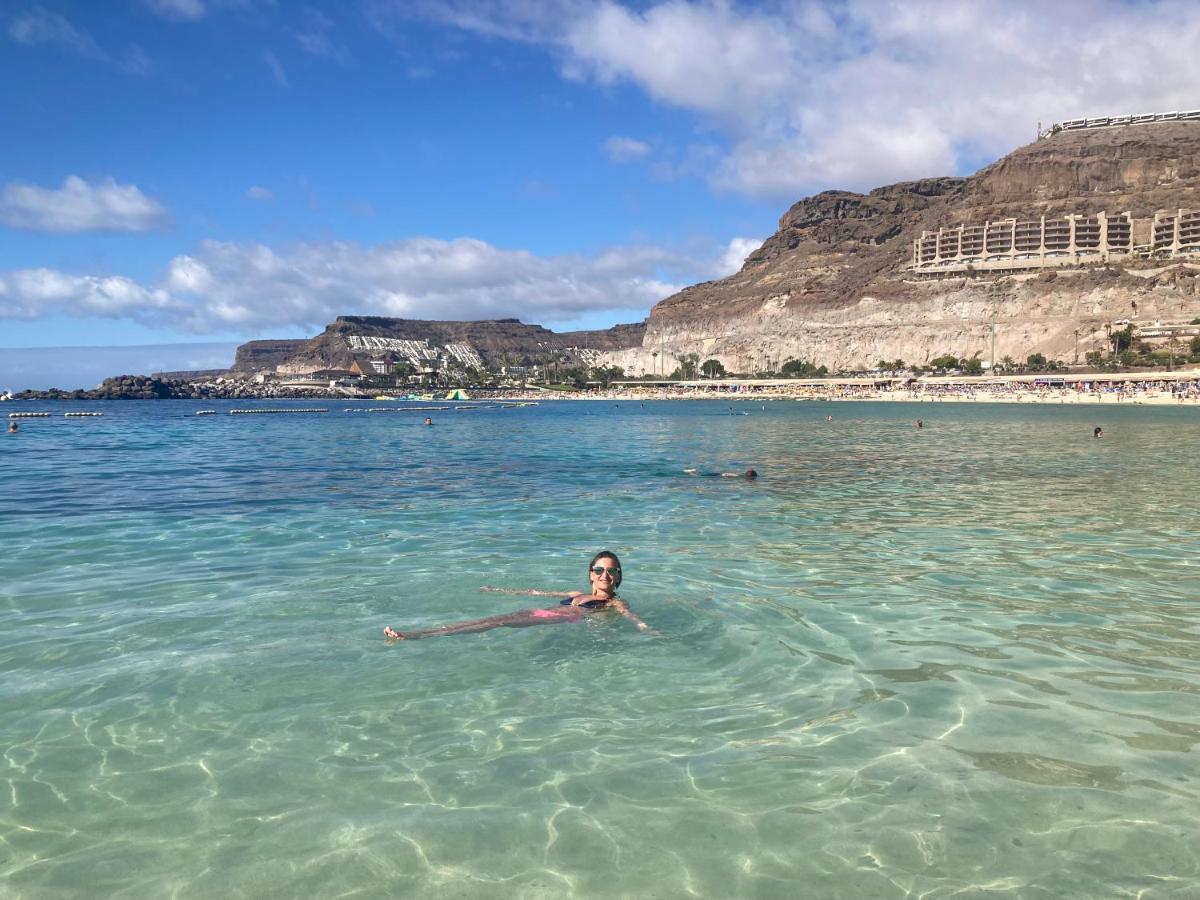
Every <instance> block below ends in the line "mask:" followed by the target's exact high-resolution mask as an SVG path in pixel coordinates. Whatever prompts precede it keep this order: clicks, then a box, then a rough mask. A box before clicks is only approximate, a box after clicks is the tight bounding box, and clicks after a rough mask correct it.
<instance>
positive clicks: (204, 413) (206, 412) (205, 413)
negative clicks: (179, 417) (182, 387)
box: [196, 409, 217, 416]
mask: <svg viewBox="0 0 1200 900" xmlns="http://www.w3.org/2000/svg"><path fill="white" fill-rule="evenodd" d="M216 414H217V411H216V410H215V409H198V410H196V415H198V416H215V415H216Z"/></svg>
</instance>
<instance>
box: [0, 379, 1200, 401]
mask: <svg viewBox="0 0 1200 900" xmlns="http://www.w3.org/2000/svg"><path fill="white" fill-rule="evenodd" d="M447 390H450V389H448V388H441V389H439V390H436V391H424V392H423V393H424V394H425V395H426V396H429V395H430V394H432V395H433V396H432V397H431V401H432V402H447V401H446V400H445V399H443V397H441V396H438V395H440V394H443V393H444V392H446V391H447ZM466 392H467V393H468V394H470V397H471V399H472V400H480V401H488V400H503V401H511V400H523V401H539V400H584V401H604V402H617V403H619V402H645V401H647V400H652V401H655V400H724V401H739V400H750V401H758V402H763V401H766V400H771V401H777V400H790V401H811V402H832V403H842V402H885V403H918V404H920V403H1026V404H1030V403H1034V404H1045V403H1056V404H1074V405H1079V404H1086V405H1094V406H1099V405H1104V404H1118V405H1119V404H1133V405H1139V404H1141V405H1155V406H1167V405H1174V406H1200V370H1186V371H1174V372H1164V373H1156V372H1135V373H1086V374H1079V373H1076V374H1069V375H1025V376H986V375H985V376H974V377H973V376H945V377H929V378H924V379H921V380H916V379H906V378H903V377H896V376H886V377H878V378H870V377H858V378H831V379H823V380H818V379H814V380H804V381H801V380H787V379H778V380H751V379H740V380H739V379H727V380H716V381H699V382H675V383H671V384H661V385H660V384H655V383H652V382H638V383H628V382H627V383H622V384H620V385H614V386H612V387H609V388H607V389H601V388H595V389H592V390H584V391H554V390H542V389H532V388H528V387H526V388H508V389H490V390H489V389H480V388H467V389H466ZM404 393H406V392H403V391H401V390H397V389H392V390H389V389H387V388H365V389H356V388H350V387H328V388H319V387H292V386H289V385H287V384H286V383H278V382H267V383H262V384H260V383H256V382H251V381H242V380H240V379H224V378H219V379H216V380H215V381H169V380H168V381H164V380H160V379H155V378H147V377H146V376H120V377H118V378H112V379H108V380H107V381H106V382H105V383H104V384H103V385H101V387H99V388H97V389H96V390H94V391H83V390H76V391H60V390H54V389H52V390H49V391H30V392H23V393H21V394H17V395H14V396H11V397H9V398H7V401H6V402H9V403H21V402H30V401H39V400H42V401H45V400H50V401H56V400H72V401H84V402H96V401H100V400H203V401H217V400H314V401H327V400H353V401H376V402H395V401H398V400H403V399H405V398H404V396H403V394H404ZM380 395H387V396H390V397H391V399H390V400H389V399H378V398H379V397H380ZM393 395H394V396H393ZM449 402H454V401H449Z"/></svg>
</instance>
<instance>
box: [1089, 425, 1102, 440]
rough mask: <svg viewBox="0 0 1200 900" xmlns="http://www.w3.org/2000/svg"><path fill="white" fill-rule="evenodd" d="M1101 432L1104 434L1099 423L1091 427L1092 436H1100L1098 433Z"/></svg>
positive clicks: (1100, 433)
mask: <svg viewBox="0 0 1200 900" xmlns="http://www.w3.org/2000/svg"><path fill="white" fill-rule="evenodd" d="M1102 434H1104V429H1103V428H1101V427H1100V426H1099V425H1097V426H1096V427H1095V428H1094V429H1092V437H1100V435H1102Z"/></svg>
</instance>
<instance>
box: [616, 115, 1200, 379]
mask: <svg viewBox="0 0 1200 900" xmlns="http://www.w3.org/2000/svg"><path fill="white" fill-rule="evenodd" d="M1189 207H1191V208H1197V207H1200V122H1169V123H1153V124H1147V125H1137V126H1125V127H1117V128H1107V129H1087V130H1081V131H1069V132H1059V133H1057V134H1055V135H1053V136H1051V137H1049V138H1046V139H1043V140H1039V141H1037V142H1035V143H1033V144H1030V145H1028V146H1025V147H1022V148H1020V149H1018V150H1016V151H1014V152H1013V153H1011V154H1009V155H1008V156H1006V157H1004V158H1003V159H1000V160H999V161H997V162H995V163H993V164H992V165H990V166H987V167H986V168H984V169H982V170H981V171H979V172H977V173H976V174H975V175H973V176H971V177H969V178H930V179H925V180H922V181H914V182H906V183H902V184H895V185H890V186H888V187H882V188H877V189H876V190H873V191H871V192H870V193H868V194H855V193H850V192H846V191H827V192H825V193H822V194H818V195H816V196H814V197H809V198H807V199H804V200H801V201H800V202H798V203H796V204H795V205H794V206H793V207H792V208H791V209H789V210H788V211H787V212H786V213H785V214H784V216H783V218H782V219H781V220H780V222H779V229H778V230H777V231H776V232H775V234H774V235H772V236H771V237H770V238H769V239H768V240H767V241H766V242H765V243H764V244H763V245H762V247H760V248H759V249H758V250H757V251H755V252H754V253H753V254H751V255H750V256H749V257H748V258H747V259H746V262H745V264H744V266H743V267H742V269H741V271H740V272H738V273H737V274H735V275H732V276H730V277H728V278H725V279H722V280H721V281H714V282H708V283H705V284H698V285H694V286H692V287H689V288H687V289H685V290H683V291H681V292H679V293H678V294H675V295H674V296H671V297H668V298H666V299H665V300H663V301H662V302H660V303H659V304H658V305H656V306H655V307H654V309H653V310H652V311H651V313H650V317H649V319H648V320H647V324H646V334H645V339H644V341H643V344H642V346H641V347H640V348H634V349H632V350H627V351H623V352H620V353H614V354H609V355H608V356H607V359H608V360H609V361H610V362H614V363H616V364H617V365H621V366H623V367H625V368H626V370H627V371H629V372H631V373H639V372H645V373H650V372H654V371H663V372H667V373H669V372H670V371H671V370H672V369H673V368H674V367H675V365H676V359H677V358H678V357H680V356H682V355H684V354H687V353H696V354H699V355H700V356H701V358H704V359H707V358H716V359H719V360H721V361H722V362H723V363H724V365H725V367H726V368H727V369H730V370H733V371H742V372H747V371H762V370H764V369H771V368H777V367H778V366H779V365H780V364H781V363H782V362H783V361H785V360H787V359H789V358H796V359H807V360H811V361H813V362H815V363H818V364H825V365H828V366H829V367H830V368H833V369H840V368H857V367H870V366H873V365H875V363H876V361H878V360H884V359H886V360H895V359H903V360H905V361H906V362H908V363H924V362H927V361H928V360H929V359H930V358H931V357H933V356H938V355H941V354H944V353H953V354H955V355H956V356H960V357H964V356H965V357H972V356H979V357H980V358H982V359H984V360H990V359H992V358H993V347H994V354H995V358H996V359H1002V358H1003V357H1005V356H1011V357H1013V358H1015V359H1024V358H1025V356H1027V355H1028V354H1030V353H1034V352H1040V353H1044V354H1045V355H1046V356H1047V357H1049V358H1052V359H1054V358H1058V359H1063V360H1065V361H1068V362H1071V361H1073V359H1074V357H1075V354H1076V352H1078V353H1079V354H1080V355H1082V354H1083V353H1084V352H1086V351H1087V350H1091V349H1098V348H1099V347H1101V346H1102V345H1103V344H1104V343H1105V334H1106V333H1105V330H1104V325H1105V324H1106V323H1111V322H1112V321H1113V320H1115V319H1123V318H1131V317H1137V318H1138V319H1139V320H1140V321H1153V320H1156V319H1157V320H1163V321H1167V320H1176V321H1177V320H1180V319H1184V320H1187V319H1191V318H1194V317H1196V316H1200V293H1198V292H1197V278H1196V269H1197V266H1192V265H1189V264H1187V263H1186V262H1182V261H1171V262H1169V263H1168V262H1155V263H1151V262H1149V261H1137V262H1130V263H1128V264H1115V263H1110V264H1105V265H1095V266H1091V267H1086V268H1078V269H1071V270H1068V269H1064V270H1059V271H1056V272H1049V271H1043V272H1041V273H1036V272H1034V273H1030V274H1021V275H1008V276H993V277H988V276H985V275H983V274H980V273H973V274H972V275H971V276H970V277H957V278H945V279H941V280H933V281H918V280H916V279H914V278H913V277H912V276H911V275H910V274H909V273H907V272H906V267H907V266H908V264H909V262H910V261H911V254H912V243H913V240H914V239H916V238H917V237H919V236H920V234H921V232H922V230H925V229H928V230H936V229H937V228H939V227H943V226H946V227H949V226H954V225H958V224H961V223H982V222H984V221H985V220H997V219H1003V218H1008V217H1015V218H1018V219H1029V218H1036V217H1038V216H1042V215H1045V216H1047V217H1057V216H1063V215H1067V214H1072V213H1082V214H1094V213H1097V212H1106V213H1109V214H1116V213H1121V212H1129V213H1131V214H1132V216H1133V217H1135V219H1143V220H1148V219H1150V218H1151V217H1152V216H1153V214H1154V212H1155V211H1156V210H1168V209H1169V210H1175V209H1177V208H1189ZM1139 227H1141V228H1142V229H1143V231H1144V230H1147V229H1148V225H1147V224H1146V223H1145V222H1142V223H1140V226H1139V225H1135V240H1137V239H1139V231H1138V228H1139ZM1197 263H1200V260H1197Z"/></svg>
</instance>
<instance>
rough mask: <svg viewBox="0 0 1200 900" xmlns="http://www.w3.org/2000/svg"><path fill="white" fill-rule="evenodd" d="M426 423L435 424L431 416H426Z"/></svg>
mask: <svg viewBox="0 0 1200 900" xmlns="http://www.w3.org/2000/svg"><path fill="white" fill-rule="evenodd" d="M425 424H426V425H432V424H433V419H431V418H429V416H426V417H425Z"/></svg>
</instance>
